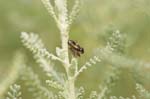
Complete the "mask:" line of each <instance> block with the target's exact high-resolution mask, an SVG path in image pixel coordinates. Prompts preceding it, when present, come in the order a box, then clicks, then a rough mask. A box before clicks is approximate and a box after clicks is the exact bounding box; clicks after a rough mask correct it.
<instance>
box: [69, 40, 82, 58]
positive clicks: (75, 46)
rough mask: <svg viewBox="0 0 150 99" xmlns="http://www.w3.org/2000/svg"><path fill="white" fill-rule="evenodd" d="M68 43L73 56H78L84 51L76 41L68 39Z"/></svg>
mask: <svg viewBox="0 0 150 99" xmlns="http://www.w3.org/2000/svg"><path fill="white" fill-rule="evenodd" d="M68 45H69V49H70V51H71V52H72V54H73V56H75V57H80V55H81V54H83V53H84V49H83V48H82V47H80V45H79V44H78V43H77V42H75V41H73V40H68Z"/></svg>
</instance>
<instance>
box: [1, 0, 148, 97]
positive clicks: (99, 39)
mask: <svg viewBox="0 0 150 99" xmlns="http://www.w3.org/2000/svg"><path fill="white" fill-rule="evenodd" d="M70 1H71V2H73V1H74V0H70ZM149 5H150V0H83V1H82V6H81V11H80V14H79V16H78V17H77V19H76V20H75V22H74V23H73V25H72V26H71V31H70V39H73V40H76V41H78V42H79V43H80V44H81V46H83V47H84V49H85V54H84V55H82V56H81V57H80V58H79V66H82V65H83V64H84V63H85V62H86V61H87V60H88V59H89V58H90V57H91V56H92V55H93V53H94V51H95V49H96V48H98V47H103V46H105V41H106V38H107V34H108V32H113V31H115V30H120V31H121V33H125V34H126V35H127V44H126V49H125V51H126V56H128V57H131V58H133V59H141V60H144V61H146V62H148V61H150V57H149V55H150V45H149V42H150V33H149V32H150V7H149ZM22 31H25V32H34V33H38V34H39V35H40V37H41V38H42V40H43V42H44V43H45V45H46V47H47V49H48V50H49V51H51V52H52V53H55V48H56V47H57V46H60V44H61V41H60V34H59V31H58V29H57V27H56V24H55V22H54V20H53V19H52V17H51V16H49V14H48V12H47V11H46V9H45V8H44V6H43V5H42V3H41V1H40V0H0V82H2V81H3V80H4V79H5V78H7V75H8V73H9V71H10V68H11V66H12V58H13V55H14V53H15V52H16V51H18V50H24V51H25V52H27V53H28V51H27V50H25V48H24V47H22V44H21V40H20V33H21V32H22ZM30 54H31V53H29V55H28V58H29V59H28V60H30V59H31V63H32V64H34V65H37V64H35V63H34V61H33V59H32V55H30ZM28 63H30V62H28ZM34 65H33V66H34ZM59 67H61V66H58V68H59ZM33 68H35V67H33ZM38 71H39V70H37V72H38ZM149 71H150V70H147V71H146V72H145V71H144V70H143V71H142V72H143V75H144V73H146V75H149V73H147V72H149ZM105 72H108V67H107V65H105V63H99V64H97V65H96V66H93V67H91V68H89V69H88V70H86V71H85V72H84V73H82V74H81V75H80V77H79V79H78V80H77V81H76V82H77V84H76V85H77V86H80V85H83V86H84V87H85V89H87V90H88V91H89V90H91V89H92V90H97V86H98V85H99V84H100V83H101V82H102V81H103V80H104V78H105V75H106V73H105ZM39 75H40V72H39ZM142 77H144V76H142ZM148 77H149V76H148ZM149 78H150V77H149ZM149 78H141V80H142V81H143V83H144V86H145V87H146V88H147V89H150V85H149V83H150V79H149ZM143 79H146V80H143ZM135 82H136V81H135V80H134V79H133V78H132V75H131V73H130V70H127V69H124V70H123V72H122V74H121V75H120V79H119V81H117V82H116V83H117V86H115V87H113V88H112V90H113V91H112V93H111V95H116V96H121V95H122V96H125V97H126V96H131V95H132V94H136V92H135V88H134V87H135ZM88 91H87V92H88Z"/></svg>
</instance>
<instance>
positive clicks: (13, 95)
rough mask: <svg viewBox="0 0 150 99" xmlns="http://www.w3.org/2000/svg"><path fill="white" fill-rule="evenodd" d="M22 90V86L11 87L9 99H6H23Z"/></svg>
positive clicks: (7, 98)
mask: <svg viewBox="0 0 150 99" xmlns="http://www.w3.org/2000/svg"><path fill="white" fill-rule="evenodd" d="M20 89H21V87H20V85H17V84H14V85H12V86H10V90H9V92H8V97H6V99H22V98H21V91H20Z"/></svg>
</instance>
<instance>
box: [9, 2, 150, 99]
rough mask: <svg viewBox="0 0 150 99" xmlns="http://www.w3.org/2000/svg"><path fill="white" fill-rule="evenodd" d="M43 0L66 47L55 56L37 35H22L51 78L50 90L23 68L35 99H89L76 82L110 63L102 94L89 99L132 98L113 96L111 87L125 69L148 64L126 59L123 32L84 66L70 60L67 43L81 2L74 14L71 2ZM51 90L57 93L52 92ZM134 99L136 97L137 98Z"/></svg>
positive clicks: (32, 73)
mask: <svg viewBox="0 0 150 99" xmlns="http://www.w3.org/2000/svg"><path fill="white" fill-rule="evenodd" d="M41 1H42V3H43V4H44V6H45V7H46V9H47V10H48V12H49V14H50V15H51V16H52V17H53V18H54V20H55V22H56V24H57V27H58V29H59V31H60V34H61V40H62V44H61V45H62V46H61V47H56V55H55V54H53V53H50V52H49V51H48V50H47V49H46V48H45V46H44V43H43V42H42V40H41V39H40V37H39V36H38V35H37V34H36V33H27V32H22V33H21V40H22V43H23V45H24V46H25V47H26V48H27V49H29V50H30V51H31V52H32V53H33V56H34V58H35V60H36V62H37V63H38V64H39V66H40V67H41V68H42V69H43V71H44V72H45V74H46V75H47V76H48V77H49V78H48V79H47V80H46V81H44V83H46V84H47V86H48V87H49V88H48V87H46V86H44V85H43V82H42V81H41V80H40V79H39V77H38V75H37V74H35V73H34V72H33V70H32V68H30V67H28V66H26V65H25V66H24V67H23V68H24V69H23V71H22V72H21V73H20V74H21V78H22V80H23V81H24V83H25V85H26V86H27V87H28V91H29V92H31V93H32V95H33V97H34V99H85V97H84V95H85V90H84V88H83V87H80V88H76V87H75V81H76V80H77V77H78V76H79V75H80V74H81V73H82V72H83V71H84V70H86V69H88V68H89V67H92V66H94V65H95V64H96V63H98V62H102V61H106V62H107V63H108V64H109V65H111V70H110V71H109V73H108V75H107V77H106V79H105V80H104V82H103V84H102V85H100V92H96V91H91V94H90V95H89V97H88V99H109V98H110V99H129V98H123V97H119V98H117V97H115V96H112V97H109V93H110V92H111V87H113V86H115V84H116V82H117V80H118V79H119V75H120V72H121V68H122V67H125V66H126V67H127V66H128V65H132V66H135V65H138V67H142V66H143V64H145V63H144V62H143V64H141V62H140V64H139V62H138V61H135V60H131V59H128V58H126V57H124V56H123V54H124V48H125V37H124V35H122V34H121V33H120V31H119V30H117V31H114V32H113V33H112V35H111V36H110V37H109V38H108V41H107V43H106V46H105V47H104V48H98V49H97V51H96V55H94V56H93V57H91V58H90V59H89V60H88V61H87V62H85V64H84V65H82V66H79V64H78V60H77V58H74V57H73V58H71V59H70V58H69V54H68V43H67V42H68V40H69V30H70V25H71V24H72V22H73V20H74V19H75V18H76V16H77V14H78V12H79V7H80V0H75V1H74V2H75V4H74V6H73V8H72V10H71V11H68V7H67V0H54V2H53V3H52V1H51V0H41ZM54 61H59V62H60V63H62V66H63V67H64V70H65V73H59V72H57V71H56V70H55V68H54V67H55V66H54V64H53V62H54ZM79 67H81V68H79ZM144 67H148V68H149V67H150V65H149V64H148V65H146V66H144ZM50 88H54V89H56V90H55V91H54V90H50ZM137 89H138V90H139V93H141V92H143V93H145V95H144V96H142V95H140V97H144V98H145V97H147V93H148V92H147V91H145V90H144V91H142V90H143V88H142V87H140V86H139V85H137ZM148 97H149V96H148ZM8 99H11V98H8ZM133 99H136V98H135V97H133Z"/></svg>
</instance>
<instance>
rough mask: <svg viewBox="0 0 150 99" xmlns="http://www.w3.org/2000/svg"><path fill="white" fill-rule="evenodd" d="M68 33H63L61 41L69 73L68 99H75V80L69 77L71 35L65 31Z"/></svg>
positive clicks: (66, 68)
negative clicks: (69, 40) (69, 42)
mask: <svg viewBox="0 0 150 99" xmlns="http://www.w3.org/2000/svg"><path fill="white" fill-rule="evenodd" d="M63 30H66V31H63V32H61V40H62V48H63V50H64V52H63V53H64V63H63V65H64V67H65V70H66V73H67V79H68V83H67V88H68V89H67V90H68V91H67V92H68V93H67V94H68V99H75V79H74V78H73V77H71V75H69V72H70V71H69V67H70V62H69V55H68V39H69V33H68V32H67V29H63Z"/></svg>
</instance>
